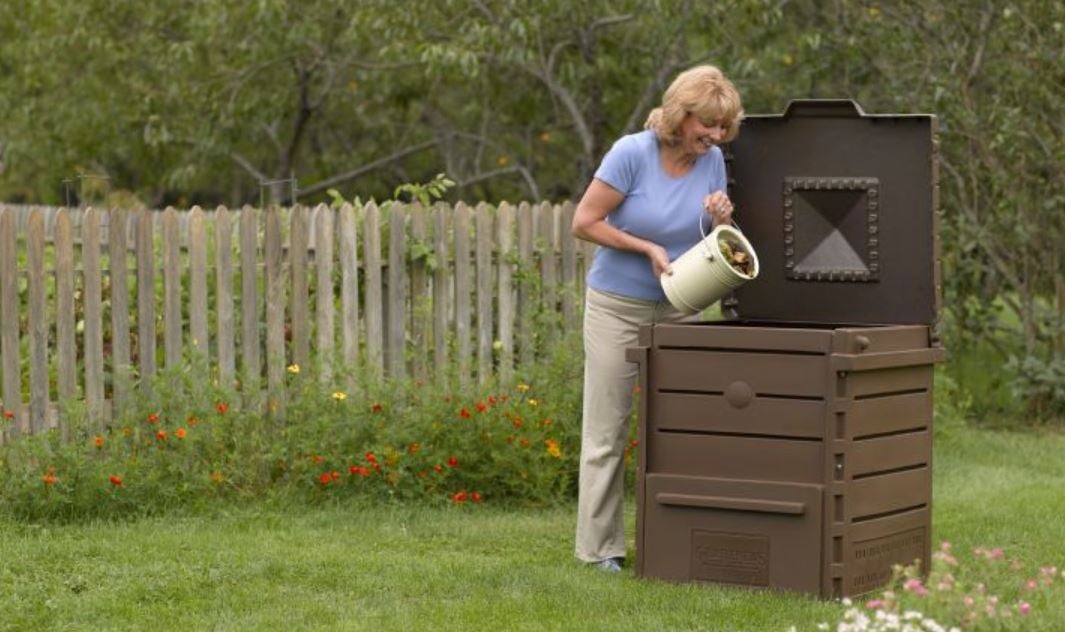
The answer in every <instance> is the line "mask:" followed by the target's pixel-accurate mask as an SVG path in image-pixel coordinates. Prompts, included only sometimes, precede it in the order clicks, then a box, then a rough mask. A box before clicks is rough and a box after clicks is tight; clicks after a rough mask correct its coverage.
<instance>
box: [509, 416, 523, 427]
mask: <svg viewBox="0 0 1065 632" xmlns="http://www.w3.org/2000/svg"><path fill="white" fill-rule="evenodd" d="M510 423H512V424H514V427H515V428H521V424H522V421H521V417H515V418H514V421H512V422H510Z"/></svg>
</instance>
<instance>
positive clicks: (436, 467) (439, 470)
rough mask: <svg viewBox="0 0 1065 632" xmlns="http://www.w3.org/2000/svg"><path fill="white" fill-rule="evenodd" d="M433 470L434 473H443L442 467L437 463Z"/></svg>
mask: <svg viewBox="0 0 1065 632" xmlns="http://www.w3.org/2000/svg"><path fill="white" fill-rule="evenodd" d="M433 470H434V471H436V472H443V471H444V466H443V465H440V464H439V463H437V464H436V465H434V466H433Z"/></svg>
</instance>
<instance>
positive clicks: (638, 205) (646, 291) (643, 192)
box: [588, 130, 726, 301]
mask: <svg viewBox="0 0 1065 632" xmlns="http://www.w3.org/2000/svg"><path fill="white" fill-rule="evenodd" d="M595 177H596V178H597V179H599V180H602V181H603V182H605V183H606V184H608V185H610V186H611V187H613V188H614V189H617V190H618V191H620V192H621V193H622V194H623V195H624V196H625V199H624V200H623V201H622V202H621V204H620V205H619V206H618V207H617V208H616V209H614V211H612V212H611V213H610V214H609V215H607V217H606V221H607V223H609V224H610V225H611V226H613V227H614V228H618V229H620V230H623V231H625V232H627V233H630V234H632V235H635V236H637V237H640V238H642V239H646V240H648V241H651V242H654V243H656V244H658V245H660V246H662V247H663V248H665V249H666V252H667V253H668V254H669V260H670V261H673V260H674V259H676V258H677V257H679V256H681V255H682V254H684V253H685V252H686V251H687V250H688V249H689V248H691V247H692V246H694V245H695V244H697V243H698V242H699V240H700V239H702V236H701V235H700V232H699V221H700V218H702V221H703V222H706V223H705V224H704V225H703V228H704V229H705V230H707V231H709V222H710V217H709V216H708V215H707V216H706V217H703V216H704V215H706V211H705V210H703V199H704V198H705V197H706V196H707V195H708V194H710V193H713V192H714V191H724V190H725V184H726V176H725V160H724V158H723V157H722V155H721V149H719V148H717V147H713V148H711V149H710V151H708V152H707V153H706V154H704V155H702V156H699V157H698V158H697V159H696V161H695V165H694V166H693V167H692V169H691V171H689V172H688V173H687V174H685V175H683V176H681V177H679V178H674V177H673V176H671V175H669V174H668V173H666V171H665V169H664V168H663V167H662V161H661V160H660V159H659V155H658V137H657V136H655V133H654V131H653V130H644V131H642V132H638V133H636V134H630V135H628V136H623V137H621V138H620V139H618V141H617V142H616V143H614V146H613V147H611V148H610V151H609V152H607V154H606V156H604V157H603V162H602V164H600V165H599V169H598V170H597V171H596V172H595ZM588 286H589V287H592V288H595V289H597V290H601V291H604V292H612V293H614V294H621V295H623V296H630V297H633V298H639V299H644V300H650V301H662V300H665V298H666V295H665V292H663V291H662V286H661V284H660V283H659V281H658V279H657V278H655V275H654V270H653V268H652V267H651V260H650V259H648V258H647V257H646V256H645V255H642V254H640V253H637V252H631V251H628V250H618V249H615V248H607V247H604V246H600V247H599V248H597V249H596V251H595V260H594V261H593V262H592V268H591V270H589V271H588Z"/></svg>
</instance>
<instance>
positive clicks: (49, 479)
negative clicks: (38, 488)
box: [41, 474, 59, 487]
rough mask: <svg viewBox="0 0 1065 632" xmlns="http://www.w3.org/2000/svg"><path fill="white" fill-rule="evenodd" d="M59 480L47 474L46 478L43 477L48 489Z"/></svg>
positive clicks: (42, 479)
mask: <svg viewBox="0 0 1065 632" xmlns="http://www.w3.org/2000/svg"><path fill="white" fill-rule="evenodd" d="M58 480H59V479H58V478H56V477H55V476H53V475H52V474H45V475H44V476H42V477H41V481H43V482H44V484H45V485H46V486H48V487H51V486H52V485H55V482H56V481H58Z"/></svg>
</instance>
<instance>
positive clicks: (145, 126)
mask: <svg viewBox="0 0 1065 632" xmlns="http://www.w3.org/2000/svg"><path fill="white" fill-rule="evenodd" d="M1063 21H1065V8H1063V5H1061V3H1055V2H1050V1H1049V0H1018V1H1007V0H965V1H963V2H953V1H948V0H922V1H917V0H899V1H897V2H890V3H888V2H872V1H870V0H861V1H848V0H827V1H824V2H812V1H810V0H721V1H719V2H697V1H695V0H584V1H583V2H579V3H574V2H569V1H564V0H537V1H536V2H527V1H524V0H411V1H409V2H403V3H395V2H391V1H388V2H386V1H385V0H360V1H359V2H358V3H351V2H345V1H343V0H303V1H300V2H295V1H294V0H255V1H254V2H247V1H244V0H204V1H202V2H194V3H193V2H189V3H142V2H133V1H132V0H82V1H81V2H68V1H67V0H29V1H27V2H24V3H4V4H2V5H0V107H2V111H3V112H4V117H3V118H2V120H0V199H6V200H9V201H33V202H45V203H62V202H64V200H65V197H66V195H67V191H68V190H70V189H73V195H74V197H75V199H76V200H78V199H91V198H92V197H93V196H101V195H103V194H104V193H107V192H108V191H110V192H111V194H112V195H115V194H118V193H123V194H124V195H125V198H126V199H127V200H128V199H130V198H135V199H138V200H140V201H141V203H143V204H146V205H149V206H158V205H162V204H167V203H177V204H192V203H198V204H204V205H206V204H213V203H227V204H230V205H238V204H242V203H258V201H259V200H260V199H261V197H263V196H267V195H270V196H272V197H274V198H275V199H282V200H284V199H286V197H287V195H288V193H287V192H289V191H291V190H292V188H293V184H296V185H298V187H299V189H298V195H299V197H300V200H301V201H306V202H316V201H327V200H328V198H329V193H328V191H329V190H330V189H337V190H338V191H339V192H340V193H341V194H344V195H346V196H348V197H353V196H354V195H356V194H357V195H359V196H361V197H363V198H368V197H373V196H377V197H388V196H389V195H390V194H391V193H392V192H393V191H394V190H395V187H396V186H397V185H399V184H402V183H404V182H425V181H429V180H431V179H432V178H433V177H434V175H435V174H438V173H440V172H441V171H443V172H445V173H447V174H448V176H449V177H451V178H452V179H454V181H455V182H456V186H455V187H454V188H452V189H450V190H449V191H448V193H447V195H449V196H451V197H454V198H458V197H462V198H466V199H478V200H480V199H485V200H489V201H498V200H501V199H504V198H506V199H511V200H514V199H534V200H536V199H544V198H546V199H554V200H558V199H563V198H568V199H574V198H576V197H577V196H579V195H580V193H581V191H582V190H583V187H584V186H585V184H586V183H587V181H588V179H589V177H590V174H591V173H592V171H593V170H594V168H595V166H596V164H597V163H598V161H599V159H600V157H601V156H602V154H603V153H604V152H605V151H606V149H608V148H609V146H610V144H611V143H612V142H613V140H614V139H615V138H616V137H618V136H619V135H621V134H623V133H626V132H631V131H634V130H636V129H639V128H640V127H642V124H643V120H644V118H645V117H646V115H647V112H648V111H649V110H650V108H651V107H653V106H654V105H655V104H656V102H657V100H658V99H659V98H660V95H661V91H662V90H663V88H664V87H665V86H666V85H667V84H668V82H669V81H670V80H671V79H672V77H673V76H675V75H676V73H677V72H678V71H679V70H681V69H683V68H686V67H688V66H691V65H694V64H697V63H706V62H709V63H715V64H717V65H719V66H721V67H722V68H723V69H724V70H725V71H726V73H727V74H729V75H730V76H731V77H732V78H733V80H734V81H735V82H736V84H737V85H738V87H739V88H740V90H741V93H742V94H743V96H744V100H745V107H746V109H747V111H748V112H779V111H782V110H783V108H784V107H785V105H786V103H787V101H788V100H789V99H792V98H799V97H850V98H854V99H856V100H858V101H859V102H860V103H861V104H862V105H863V106H864V107H865V109H866V110H867V111H871V112H932V113H935V114H937V115H938V116H939V120H940V150H941V158H942V167H941V175H940V185H941V197H942V208H943V217H942V224H941V226H942V237H943V259H944V268H945V269H944V278H945V280H946V287H945V296H946V298H947V311H948V315H949V317H950V318H949V319H948V322H949V323H950V324H951V328H950V332H949V333H950V335H951V336H953V338H954V342H956V343H958V344H963V345H966V344H970V343H973V342H974V341H976V340H978V339H993V340H998V341H1000V343H998V346H999V349H998V352H999V353H1000V354H1001V355H1002V357H1003V358H1004V359H1005V358H1007V357H1010V356H1013V358H1014V359H1013V360H1012V362H1013V364H1012V366H1013V367H1014V368H1015V372H1016V374H1017V376H1018V380H1019V381H1018V384H1027V387H1026V388H1027V391H1025V390H1024V389H1022V395H1024V393H1028V395H1024V397H1025V398H1027V399H1028V400H1029V401H1036V400H1038V399H1039V398H1040V397H1042V398H1043V399H1044V400H1045V399H1046V398H1047V397H1050V399H1051V400H1053V399H1054V397H1057V396H1054V395H1049V396H1045V395H1040V394H1041V393H1044V394H1045V393H1051V394H1053V393H1055V392H1059V393H1060V391H1061V389H1060V388H1058V389H1057V390H1055V386H1056V381H1057V380H1059V379H1060V376H1061V375H1065V369H1063V368H1062V367H1063V363H1065V333H1063V332H1065V325H1063V323H1065V281H1063V276H1065V275H1063V272H1062V269H1063V267H1065V265H1063V262H1062V254H1061V252H1062V248H1061V243H1062V242H1063V237H1065V227H1063V221H1065V220H1063V217H1065V215H1063V213H1062V206H1063V198H1065V194H1063V186H1062V184H1063V182H1062V180H1063V175H1062V173H1063V170H1062V164H1063V163H1065V160H1063V158H1065V156H1063V142H1062V126H1063V124H1065V117H1063V116H1062V113H1063V108H1062V106H1061V103H1062V101H1063V99H1062V97H1063V88H1062V86H1065V76H1063V75H1065V70H1063V69H1065V65H1063V64H1062V63H1061V51H1062V50H1065V41H1063V33H1062V23H1063ZM100 177H103V178H106V179H101V178H100ZM289 178H295V181H294V182H291V181H290V182H288V183H285V182H282V181H284V180H286V179H289ZM64 180H66V181H68V182H67V183H66V184H64ZM101 183H106V186H104V185H102V184H101ZM1002 333H1004V334H1005V335H999V334H1002ZM1047 376H1049V377H1047ZM1056 376H1057V377H1056ZM1025 380H1027V381H1026V382H1025ZM1058 405H1060V403H1059V404H1058ZM1039 406H1043V404H1039ZM1044 409H1045V406H1044Z"/></svg>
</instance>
